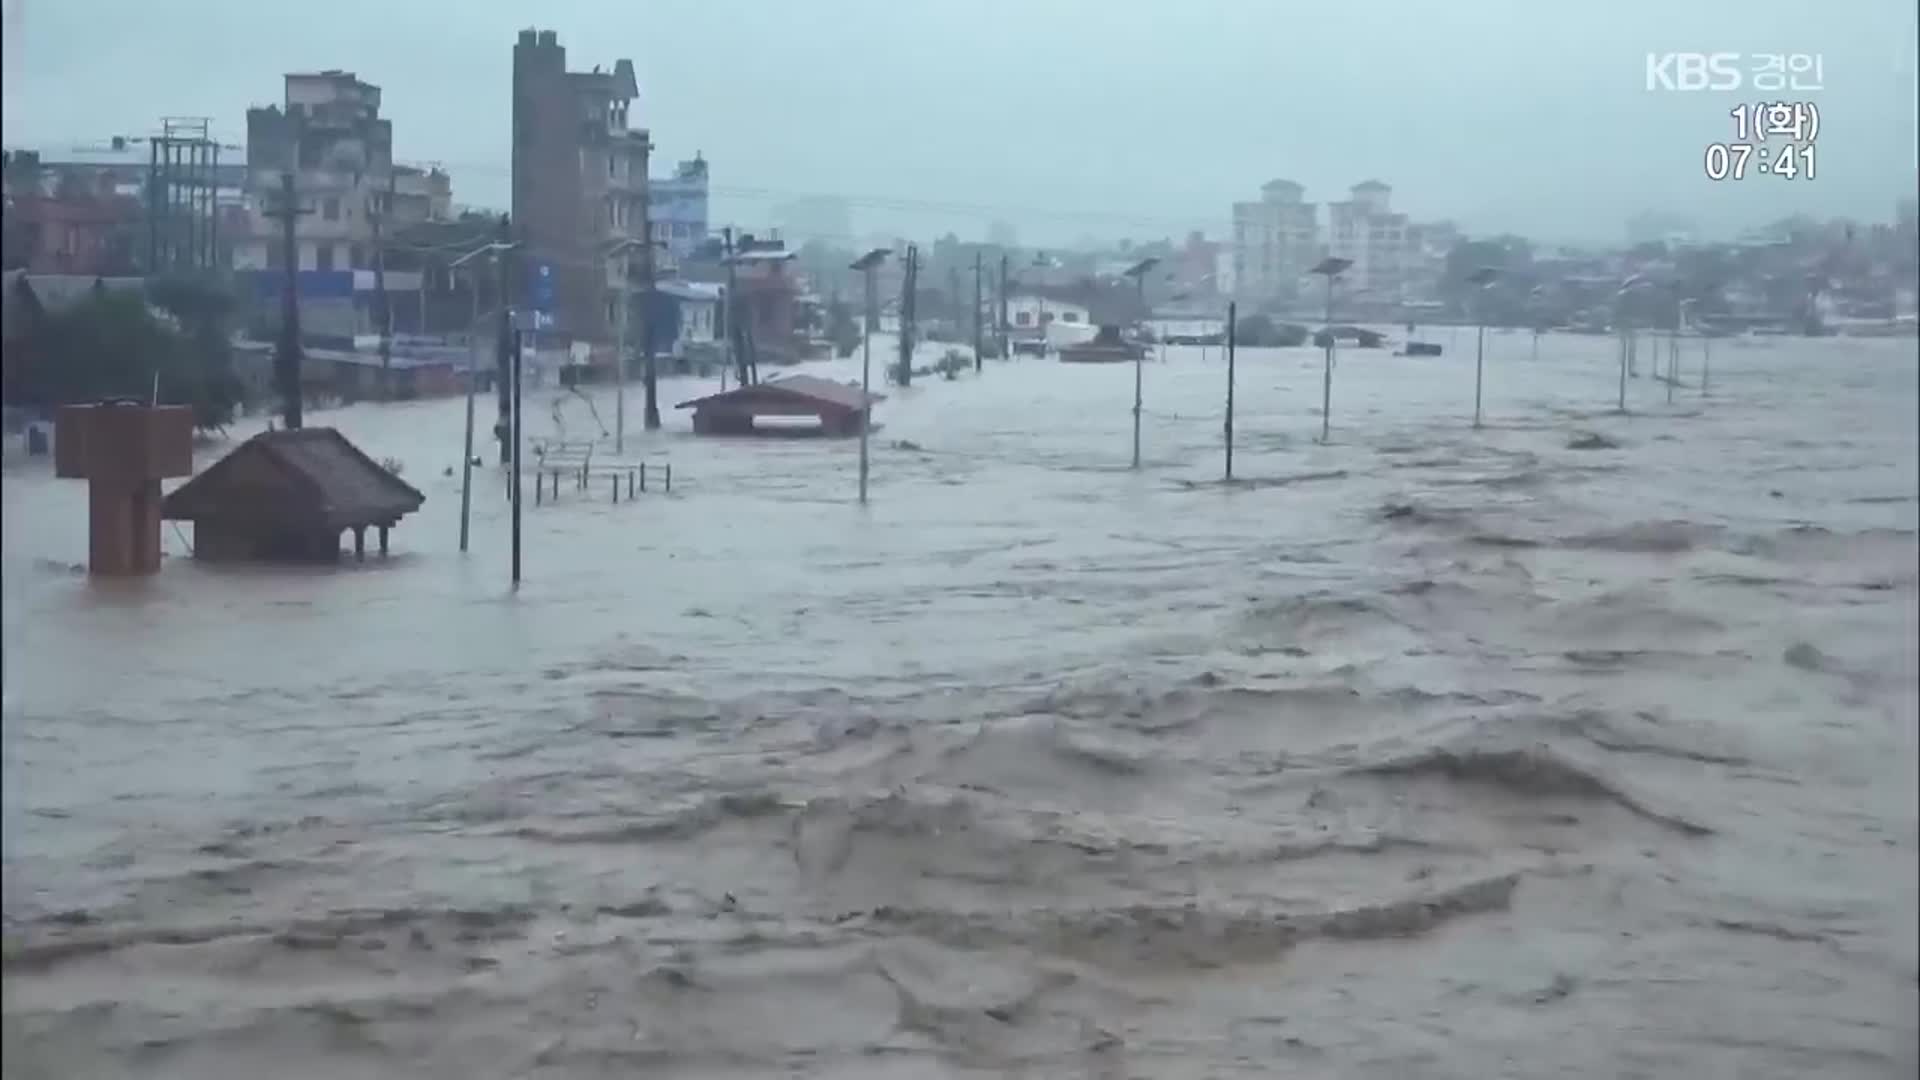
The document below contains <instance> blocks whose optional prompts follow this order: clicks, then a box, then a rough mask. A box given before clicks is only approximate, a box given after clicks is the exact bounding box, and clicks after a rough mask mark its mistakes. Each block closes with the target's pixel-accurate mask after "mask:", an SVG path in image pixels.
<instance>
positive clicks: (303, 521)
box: [160, 428, 426, 529]
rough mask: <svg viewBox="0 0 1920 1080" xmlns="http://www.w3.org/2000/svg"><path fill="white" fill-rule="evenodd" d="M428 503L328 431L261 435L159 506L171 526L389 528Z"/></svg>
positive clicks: (282, 432) (310, 430)
mask: <svg viewBox="0 0 1920 1080" xmlns="http://www.w3.org/2000/svg"><path fill="white" fill-rule="evenodd" d="M424 502H426V496H425V495H422V494H421V493H420V492H419V491H418V490H416V489H415V488H414V487H413V486H412V485H411V484H408V483H406V482H405V481H403V480H401V479H400V478H399V477H398V476H395V475H394V474H393V473H392V472H391V471H389V470H388V469H386V468H384V467H382V466H381V465H380V464H379V463H378V462H376V461H374V460H373V459H372V458H370V457H368V456H367V455H366V454H365V453H363V452H362V451H361V450H360V448H359V447H357V446H355V445H353V444H352V443H350V442H348V441H347V439H346V436H344V435H342V434H340V433H339V432H338V431H335V430H334V429H332V428H303V429H300V430H298V431H265V432H261V433H260V434H258V435H255V436H254V437H253V438H251V439H248V440H247V441H246V442H244V443H241V444H240V445H239V446H238V447H236V448H235V449H234V450H233V452H232V453H229V454H228V455H227V456H226V457H224V458H222V459H220V460H219V461H218V462H216V463H214V465H213V466H212V467H211V468H209V469H208V470H207V471H205V472H203V473H201V474H200V475H199V476H196V477H194V478H193V479H192V480H189V481H187V482H186V483H185V484H182V485H181V486H180V487H179V488H178V489H176V490H175V491H174V492H173V493H172V494H170V495H168V496H167V497H166V498H165V499H163V500H161V503H160V516H161V517H163V518H166V519H167V520H169V521H201V520H208V519H227V520H237V521H246V522H250V523H258V524H263V525H292V526H301V527H322V528H341V529H344V528H351V527H353V526H357V525H391V524H393V523H394V522H395V521H398V520H399V519H400V518H401V517H403V516H405V515H407V514H410V513H412V512H413V511H415V510H418V509H420V505H421V504H422V503H424Z"/></svg>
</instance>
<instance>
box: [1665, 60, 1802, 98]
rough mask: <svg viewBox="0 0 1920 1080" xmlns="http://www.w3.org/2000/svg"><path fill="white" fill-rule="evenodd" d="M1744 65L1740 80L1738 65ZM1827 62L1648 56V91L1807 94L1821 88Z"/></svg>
mask: <svg viewBox="0 0 1920 1080" xmlns="http://www.w3.org/2000/svg"><path fill="white" fill-rule="evenodd" d="M1742 60H1745V61H1746V62H1747V74H1748V75H1749V76H1751V79H1750V80H1748V79H1743V78H1742V76H1741V72H1740V62H1741V61H1742ZM1825 75H1826V61H1825V60H1823V59H1822V58H1821V56H1820V54H1819V53H1755V54H1753V55H1751V56H1741V55H1740V54H1739V53H1730V52H1717V53H1648V54H1647V89H1648V90H1682V91H1685V90H1716V91H1723V92H1724V91H1729V90H1740V89H1744V88H1745V87H1748V86H1751V87H1752V88H1753V89H1755V90H1765V91H1767V92H1769V93H1771V92H1773V91H1775V90H1793V91H1796V92H1799V91H1810V90H1818V89H1820V88H1821V85H1822V81H1823V79H1824V77H1825Z"/></svg>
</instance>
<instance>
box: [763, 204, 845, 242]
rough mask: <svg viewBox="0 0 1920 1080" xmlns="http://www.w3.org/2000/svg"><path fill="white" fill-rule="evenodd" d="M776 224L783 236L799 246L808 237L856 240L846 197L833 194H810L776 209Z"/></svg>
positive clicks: (827, 240) (825, 240)
mask: <svg viewBox="0 0 1920 1080" xmlns="http://www.w3.org/2000/svg"><path fill="white" fill-rule="evenodd" d="M773 223H774V225H775V226H777V227H778V228H779V230H780V236H781V238H782V239H784V240H786V241H788V242H789V243H791V244H793V245H795V246H798V245H801V244H804V243H806V242H807V241H809V240H817V241H820V242H821V243H826V244H837V245H846V244H851V243H852V242H853V215H852V213H851V212H850V211H849V210H848V209H847V200H845V199H842V198H839V197H837V196H833V195H809V196H806V197H805V198H800V199H794V200H793V201H792V202H786V203H782V204H780V205H779V206H776V207H774V208H773Z"/></svg>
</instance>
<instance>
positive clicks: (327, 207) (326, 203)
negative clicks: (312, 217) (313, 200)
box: [320, 197, 340, 221]
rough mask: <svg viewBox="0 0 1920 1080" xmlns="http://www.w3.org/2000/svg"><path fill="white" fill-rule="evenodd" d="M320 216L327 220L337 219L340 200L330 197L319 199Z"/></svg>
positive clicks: (338, 217)
mask: <svg viewBox="0 0 1920 1080" xmlns="http://www.w3.org/2000/svg"><path fill="white" fill-rule="evenodd" d="M320 216H321V217H323V218H325V219H327V220H328V221H339V220H340V200H339V199H336V198H332V197H328V198H325V199H322V200H320Z"/></svg>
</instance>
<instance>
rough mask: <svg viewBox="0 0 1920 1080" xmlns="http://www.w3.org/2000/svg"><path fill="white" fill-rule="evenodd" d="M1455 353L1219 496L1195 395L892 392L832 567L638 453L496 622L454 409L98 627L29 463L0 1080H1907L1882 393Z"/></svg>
mask: <svg viewBox="0 0 1920 1080" xmlns="http://www.w3.org/2000/svg"><path fill="white" fill-rule="evenodd" d="M1488 341H1489V360H1488V378H1489V382H1488V392H1487V416H1488V427H1487V428H1486V429H1485V430H1484V431H1481V432H1474V431H1472V430H1470V428H1469V423H1468V421H1469V418H1470V416H1471V411H1472V400H1473V398H1472V394H1473V388H1472V357H1471V352H1470V351H1469V350H1470V349H1471V334H1470V333H1467V332H1463V333H1460V334H1458V335H1457V340H1456V341H1455V345H1456V346H1457V348H1454V349H1450V350H1449V355H1447V356H1445V357H1443V358H1438V359H1426V358H1411V359H1408V358H1397V357H1392V356H1388V355H1385V354H1384V353H1361V352H1348V353H1344V354H1343V355H1342V358H1341V360H1340V363H1339V368H1338V372H1337V374H1336V378H1335V385H1334V392H1333V401H1334V416H1333V441H1332V443H1331V445H1326V446H1321V445H1316V444H1315V442H1314V441H1313V437H1314V435H1316V434H1317V432H1318V427H1319V422H1318V418H1317V416H1316V415H1315V410H1316V409H1317V407H1318V402H1319V374H1320V372H1319V358H1318V356H1317V355H1316V354H1315V353H1313V352H1312V351H1311V350H1306V349H1302V350H1276V351H1271V352H1264V351H1253V350H1248V351H1246V352H1245V353H1244V354H1243V355H1242V356H1241V358H1240V364H1239V370H1240V372H1241V377H1240V388H1239V402H1240V409H1241V412H1240V416H1239V418H1238V428H1239V432H1240V451H1239V454H1238V458H1237V462H1236V465H1237V472H1238V473H1239V475H1240V476H1241V477H1242V478H1243V482H1242V483H1239V484H1236V485H1233V486H1231V487H1228V486H1223V485H1221V484H1220V483H1218V482H1217V480H1218V476H1219V471H1220V450H1219V444H1220V429H1221V409H1220V400H1221V397H1222V389H1223V386H1222V384H1223V376H1224V367H1223V364H1222V362H1221V358H1220V356H1219V354H1218V351H1217V350H1215V351H1211V352H1209V353H1207V354H1206V355H1204V356H1203V355H1202V353H1201V351H1200V350H1197V349H1176V350H1173V351H1172V353H1171V355H1170V357H1169V358H1168V360H1167V362H1165V363H1154V364H1151V365H1149V366H1148V368H1147V370H1146V395H1147V415H1146V419H1145V432H1144V442H1145V447H1146V467H1145V468H1144V469H1143V470H1141V471H1140V472H1139V473H1133V472H1130V471H1129V470H1127V468H1126V467H1125V466H1126V463H1127V460H1128V455H1129V453H1130V432H1129V422H1130V421H1129V416H1128V411H1127V410H1128V408H1129V407H1130V405H1131V397H1132V383H1133V373H1132V372H1131V371H1130V370H1128V369H1127V368H1126V367H1124V366H1122V367H1113V368H1105V367H1086V366H1073V365H1060V364H1053V363H1044V362H1038V361H1022V362H1016V363H1011V364H1008V363H998V362H989V364H988V367H987V369H986V372H985V374H984V376H983V377H978V378H976V377H973V376H971V375H969V376H967V377H965V378H962V379H960V380H958V381H951V382H949V381H944V380H939V379H932V380H924V381H923V382H922V383H921V384H919V385H916V386H914V387H912V388H911V389H908V390H905V391H900V390H895V391H894V392H893V394H892V397H891V398H890V400H888V401H887V402H886V403H885V404H883V405H882V406H880V407H879V418H880V419H881V421H883V422H884V423H885V425H886V427H885V430H884V431H883V432H882V433H881V434H880V435H879V436H878V438H877V440H876V446H875V455H874V461H875V465H874V487H873V498H872V503H871V505H870V506H869V507H867V508H866V509H864V510H863V509H862V508H860V507H859V506H857V505H855V503H854V498H853V497H854V488H855V464H854V463H855V453H856V451H855V447H854V445H853V444H852V443H831V444H825V443H817V442H781V443H758V444H756V443H752V442H738V441H726V440H695V439H694V438H692V436H691V435H689V434H688V433H687V430H686V415H685V414H684V413H679V412H674V411H672V410H671V409H669V410H668V414H669V427H668V430H667V431H666V432H664V433H660V434H657V435H654V436H637V437H636V438H635V440H634V441H635V442H636V443H637V444H639V445H641V446H643V447H644V448H646V449H648V450H649V451H659V452H670V453H671V455H672V461H673V463H674V467H675V475H674V490H673V494H672V495H671V496H666V495H662V494H660V493H659V492H658V491H655V492H652V493H650V494H648V495H646V496H644V497H642V498H640V499H639V500H638V501H636V502H633V503H627V502H622V503H621V504H620V505H618V506H614V505H611V504H610V503H609V502H608V501H607V500H606V498H605V495H604V493H602V492H594V493H593V494H592V497H591V498H583V497H581V496H579V495H577V494H575V493H571V492H567V493H563V497H562V499H561V501H560V502H559V503H558V504H557V505H549V506H542V507H539V508H537V509H535V508H532V507H529V508H528V513H527V516H526V540H527V554H526V583H525V585H524V587H523V588H521V590H520V591H519V592H518V594H517V595H515V594H510V593H509V591H508V589H507V587H506V586H507V553H506V533H507V530H506V524H505V523H506V507H505V504H504V501H503V498H502V495H501V479H500V477H499V475H498V474H497V473H496V472H494V471H493V470H491V469H489V470H487V471H486V472H484V473H483V474H482V478H483V484H482V486H481V487H480V489H479V493H478V497H477V498H476V500H475V502H476V513H477V518H476V524H475V542H474V548H473V551H472V552H471V554H469V555H467V556H465V557H462V556H461V555H459V554H458V552H457V550H456V544H455V541H456V536H457V515H458V507H459V497H458V469H457V468H456V467H455V466H456V465H457V463H458V451H457V446H458V441H459V433H460V424H461V416H462V409H461V404H460V403H459V402H458V401H451V402H447V401H440V402H428V403H414V404H403V405H393V406H356V407H353V408H350V409H346V410H341V411H333V412H321V413H318V414H316V415H314V416H312V417H311V418H310V423H314V424H330V425H335V426H338V427H340V428H341V429H342V430H343V431H345V432H346V433H347V434H349V435H350V436H351V437H352V438H354V439H355V440H357V441H359V442H360V443H361V444H362V445H363V446H364V447H365V448H366V449H367V450H368V451H369V452H370V453H372V454H373V455H374V456H375V457H392V458H395V459H398V460H399V461H400V462H402V463H403V466H404V470H405V475H406V477H407V478H408V479H409V480H411V481H412V482H414V483H415V484H416V485H418V486H420V487H421V488H423V490H425V491H426V493H427V495H428V501H427V505H426V508H425V509H424V510H423V511H422V513H421V514H419V515H417V516H416V517H414V518H411V519H409V520H407V521H406V522H405V523H403V524H402V526H401V527H400V528H399V529H398V530H397V532H396V533H395V537H394V544H395V552H396V554H395V556H394V557H393V558H392V559H390V560H387V561H385V562H382V561H379V560H377V559H369V561H368V562H367V563H366V565H365V566H355V565H353V564H352V563H351V562H349V563H347V564H346V565H343V566H342V567H341V568H340V569H339V570H337V571H333V570H329V571H293V572H290V571H285V570H266V569H258V568H252V569H216V568H212V567H207V566H197V565H195V564H193V563H192V562H190V561H189V560H188V559H186V558H184V557H180V556H184V555H185V554H186V551H187V548H186V538H185V537H183V536H180V535H176V534H175V533H174V532H173V531H172V530H169V531H168V534H167V538H166V539H167V546H168V550H169V552H170V553H172V554H173V555H174V556H175V557H174V558H171V559H169V560H168V561H167V563H166V565H165V566H164V569H163V571H162V573H161V574H160V575H158V576H157V577H156V578H154V579H152V580H150V581H145V582H136V583H120V584H105V583H93V584H90V583H89V582H88V581H87V580H86V578H85V576H84V575H83V574H80V573H77V572H76V571H75V569H74V568H73V567H72V564H73V563H75V562H77V561H79V560H81V559H83V558H84V551H85V545H84V539H83V537H84V512H83V511H84V505H85V503H84V492H83V490H82V487H81V485H79V484H77V483H70V482H65V481H57V480H54V479H52V478H51V477H50V475H49V474H48V472H47V470H46V468H45V467H44V465H40V464H28V463H22V462H19V461H13V462H11V463H10V464H9V467H8V470H7V472H6V474H5V506H4V530H5V563H4V571H5V573H4V579H5V648H6V651H5V680H6V681H5V747H4V749H5V802H4V811H5V816H4V826H5V920H6V921H5V961H4V962H5V1003H4V1032H3V1034H4V1039H5V1069H4V1071H5V1074H6V1076H8V1077H21V1078H26V1077H60V1078H68V1077H119V1076H140V1077H177V1078H192V1080H229V1078H234V1080H239V1078H258V1077H273V1078H275V1080H308V1078H314V1080H318V1078H327V1080H341V1078H354V1077H369V1078H372V1077H380V1078H388V1077H458V1078H485V1077H543V1078H544V1077H615V1076H618V1077H631V1076H649V1077H749V1076H818V1077H854V1078H858V1077H886V1078H914V1077H959V1076H981V1077H998V1076H1026V1077H1151V1078H1169V1080H1177V1078H1184V1077H1194V1078H1199V1077H1226V1076H1236V1075H1245V1076H1271V1075H1281V1076H1288V1077H1343V1078H1352V1077H1362V1078H1365V1077H1380V1078H1388V1077H1391V1078H1405V1077H1416V1076H1417V1077H1458V1078H1462V1080H1468V1078H1471V1080H1484V1078H1488V1077H1508V1076H1511V1077H1530V1078H1532V1077H1548V1076H1580V1077H1663V1078H1664V1077H1698V1078H1703V1080H1704V1078H1710V1077H1733V1076H1739V1077H1742V1078H1771V1077H1779V1078H1783V1080H1784V1078H1795V1080H1798V1078H1803V1077H1813V1076H1818V1077H1823V1078H1829V1080H1838V1078H1854V1077H1860V1078H1865V1077H1907V1076H1911V1075H1913V1071H1914V1069H1915V1067H1916V1065H1917V1064H1920V1050H1917V1049H1916V1044H1917V1041H1920V1034H1916V1021H1915V1010H1916V1005H1920V988H1917V986H1916V978H1917V977H1920V975H1917V972H1920V960H1917V959H1916V952H1917V951H1920V950H1917V946H1916V932H1915V921H1916V907H1917V903H1916V884H1915V879H1916V872H1920V861H1917V856H1916V816H1917V812H1916V795H1915V770H1916V722H1917V720H1920V704H1917V701H1920V694H1917V691H1916V686H1917V685H1920V679H1917V678H1916V666H1915V648H1916V602H1915V598H1916V591H1915V587H1916V582H1915V563H1916V556H1917V555H1920V544H1917V543H1916V527H1917V526H1920V520H1917V519H1920V504H1916V489H1917V487H1920V473H1917V471H1916V432H1915V421H1914V416H1915V409H1916V405H1917V404H1920V400H1917V399H1920V395H1917V394H1916V366H1915V358H1914V344H1913V342H1912V341H1844V340H1838V341H1835V340H1828V341H1803V340H1786V339H1782V340H1777V341H1773V342H1759V343H1747V342H1733V341H1726V342H1719V343H1717V344H1716V348H1715V350H1714V357H1713V384H1712V393H1711V396H1706V397H1703V396H1702V395H1701V394H1700V391H1699V386H1698V380H1697V376H1698V364H1699V358H1698V354H1697V351H1694V349H1693V348H1692V347H1690V351H1689V352H1688V354H1687V357H1686V359H1685V362H1684V368H1683V371H1682V377H1683V379H1684V380H1685V381H1686V383H1687V385H1686V386H1685V387H1683V388H1681V389H1680V390H1679V391H1678V393H1677V394H1676V396H1675V401H1674V403H1673V404H1671V405H1669V404H1668V403H1667V396H1666V392H1665V390H1664V388H1663V387H1661V386H1660V385H1658V384H1657V383H1654V382H1653V381H1652V380H1651V379H1648V378H1638V379H1635V380H1633V381H1632V395H1633V403H1632V404H1633V411H1632V413H1631V415H1628V416H1624V417H1623V416H1616V415H1613V414H1612V411H1611V410H1612V405H1613V400H1614V395H1615V392H1616V391H1615V377H1614V368H1613V359H1612V357H1613V353H1612V348H1613V345H1612V342H1610V341H1608V340H1606V339H1583V338H1559V337H1551V338H1548V339H1547V340H1546V341H1545V342H1544V343H1543V347H1542V349H1541V358H1540V360H1539V361H1538V362H1531V361H1529V360H1528V359H1527V356H1528V353H1529V351H1530V345H1529V340H1528V338H1527V337H1525V336H1523V335H1518V334H1515V335H1503V334H1490V335H1489V339H1488ZM878 351H879V350H876V352H878ZM815 370H820V371H826V372H829V373H832V374H835V375H841V376H844V375H846V374H848V373H849V372H852V371H855V370H857V369H856V368H855V367H853V366H852V365H849V364H847V363H844V362H835V363H831V364H823V365H816V366H815ZM700 388H701V387H699V386H696V385H695V384H694V383H692V382H691V381H685V380H682V381H674V380H669V381H668V382H667V385H666V394H665V397H666V400H667V403H668V404H669V405H671V404H672V403H673V402H675V401H678V400H680V399H682V398H684V397H690V396H693V393H694V392H695V390H696V389H700ZM553 399H554V392H553V391H552V390H550V389H542V390H538V391H535V392H534V393H532V394H531V395H530V399H529V406H528V429H529V432H530V433H532V434H542V433H545V432H547V431H548V429H550V428H551V427H552V425H553V424H554V423H555V419H554V412H553V408H552V404H551V403H552V401H553ZM637 402H638V393H637V391H636V393H635V395H634V400H633V402H631V403H630V404H632V405H633V409H632V413H633V415H634V417H635V418H636V422H635V423H634V425H633V426H634V427H635V428H637V427H638V423H637V416H638V411H639V410H638V404H637ZM598 411H599V413H600V416H601V417H602V418H603V419H604V420H605V422H606V423H607V425H609V426H611V425H612V422H613V421H612V398H611V395H610V394H607V393H602V394H601V395H600V398H599V401H598ZM483 415H484V410H483ZM559 422H561V423H563V424H564V426H565V427H566V428H567V429H568V431H569V433H570V434H573V435H576V436H577V435H579V434H581V433H583V432H586V433H597V425H596V423H595V421H594V418H593V416H592V415H591V411H590V410H589V409H588V408H587V407H586V404H585V402H584V401H581V400H578V399H575V400H572V401H571V403H569V404H563V405H562V406H561V407H560V409H559ZM259 426H260V422H259V421H257V420H255V421H249V422H247V423H246V424H244V425H242V428H243V430H241V431H238V432H237V434H243V435H244V434H250V433H251V432H252V431H254V430H257V429H258V427H259ZM485 426H486V424H485V421H484V420H483V423H482V427H483V428H484V427H485ZM1589 436H1599V438H1590V437H1589ZM217 453H218V450H217V449H215V450H211V451H203V452H202V453H201V455H200V462H201V463H202V464H203V465H204V464H205V463H206V462H207V461H210V460H212V459H213V458H214V457H215V456H216V454H217ZM489 457H491V455H489Z"/></svg>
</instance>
